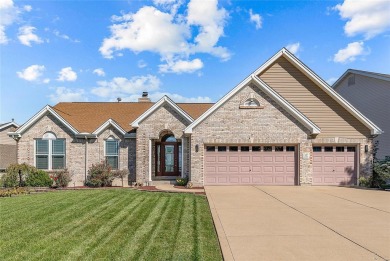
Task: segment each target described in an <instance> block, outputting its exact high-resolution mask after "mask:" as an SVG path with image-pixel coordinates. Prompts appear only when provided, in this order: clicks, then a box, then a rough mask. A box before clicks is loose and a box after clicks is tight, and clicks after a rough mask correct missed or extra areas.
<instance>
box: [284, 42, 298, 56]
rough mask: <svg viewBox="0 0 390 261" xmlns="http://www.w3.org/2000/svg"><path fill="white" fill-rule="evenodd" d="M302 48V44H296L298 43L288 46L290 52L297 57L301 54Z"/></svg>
mask: <svg viewBox="0 0 390 261" xmlns="http://www.w3.org/2000/svg"><path fill="white" fill-rule="evenodd" d="M300 47H301V43H300V42H296V43H292V44H288V45H287V46H286V49H287V50H289V51H290V52H291V53H293V54H294V55H297V54H298V52H299V49H300Z"/></svg>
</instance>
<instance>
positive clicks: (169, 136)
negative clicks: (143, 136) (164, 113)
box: [161, 134, 177, 142]
mask: <svg viewBox="0 0 390 261" xmlns="http://www.w3.org/2000/svg"><path fill="white" fill-rule="evenodd" d="M161 141H162V142H176V141H177V140H176V138H175V136H173V135H172V134H167V135H165V136H164V137H163V138H162V139H161Z"/></svg>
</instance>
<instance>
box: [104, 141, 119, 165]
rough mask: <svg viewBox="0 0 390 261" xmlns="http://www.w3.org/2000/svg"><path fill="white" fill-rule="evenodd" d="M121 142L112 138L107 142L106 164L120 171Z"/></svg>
mask: <svg viewBox="0 0 390 261" xmlns="http://www.w3.org/2000/svg"><path fill="white" fill-rule="evenodd" d="M118 160H119V142H118V141H117V140H114V139H112V138H110V139H108V140H106V162H107V164H108V165H110V166H111V168H113V169H118V165H119V164H118Z"/></svg>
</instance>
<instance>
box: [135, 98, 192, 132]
mask: <svg viewBox="0 0 390 261" xmlns="http://www.w3.org/2000/svg"><path fill="white" fill-rule="evenodd" d="M164 103H168V104H169V105H170V106H171V107H172V108H174V109H175V110H176V111H177V112H178V113H179V114H180V115H182V116H183V117H184V118H186V119H187V120H188V121H189V122H193V121H194V119H193V118H192V117H191V116H190V115H188V113H186V112H185V111H184V110H182V109H181V108H180V107H179V106H177V104H176V103H175V102H174V101H172V100H171V99H170V98H169V97H168V96H166V95H164V97H162V98H161V99H160V100H159V101H158V102H156V103H155V104H154V105H153V106H152V107H150V108H149V109H148V110H147V111H145V112H144V113H142V114H141V116H139V117H138V118H137V119H136V120H135V121H133V122H132V123H131V124H130V125H131V126H132V127H133V128H138V127H139V124H140V123H141V122H142V121H143V120H144V119H146V118H147V117H148V116H149V115H151V114H152V113H153V112H154V111H156V110H157V109H158V108H160V106H162V105H163V104H164Z"/></svg>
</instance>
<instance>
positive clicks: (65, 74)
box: [57, 67, 77, 82]
mask: <svg viewBox="0 0 390 261" xmlns="http://www.w3.org/2000/svg"><path fill="white" fill-rule="evenodd" d="M75 80H77V73H76V72H75V71H73V70H72V67H65V68H62V69H61V71H59V72H58V78H57V81H60V82H65V81H68V82H73V81H75Z"/></svg>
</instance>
